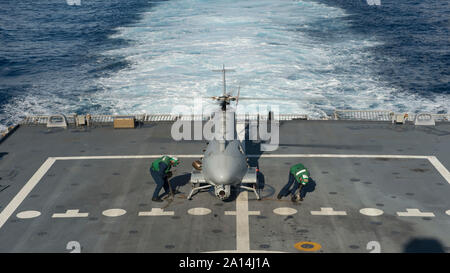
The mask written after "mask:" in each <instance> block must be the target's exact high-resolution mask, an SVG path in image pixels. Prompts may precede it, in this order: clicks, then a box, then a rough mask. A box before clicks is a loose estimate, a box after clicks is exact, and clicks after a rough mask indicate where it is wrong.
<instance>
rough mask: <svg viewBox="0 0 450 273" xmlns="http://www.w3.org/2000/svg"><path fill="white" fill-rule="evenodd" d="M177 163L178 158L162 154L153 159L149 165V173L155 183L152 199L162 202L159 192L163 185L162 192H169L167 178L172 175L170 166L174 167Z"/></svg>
mask: <svg viewBox="0 0 450 273" xmlns="http://www.w3.org/2000/svg"><path fill="white" fill-rule="evenodd" d="M178 164H179V160H178V158H176V157H172V156H167V155H165V156H162V157H161V158H158V159H157V160H155V161H153V163H152V165H151V167H150V174H151V175H152V177H153V179H154V180H155V183H156V189H155V191H154V192H153V197H152V201H155V202H162V199H161V198H160V197H159V192H160V191H161V188H163V187H164V191H165V192H164V194H168V193H169V189H170V188H169V181H168V179H169V178H170V176H171V175H172V172H171V171H170V169H171V168H172V166H174V167H176V166H177V165H178Z"/></svg>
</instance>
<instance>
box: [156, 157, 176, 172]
mask: <svg viewBox="0 0 450 273" xmlns="http://www.w3.org/2000/svg"><path fill="white" fill-rule="evenodd" d="M171 159H172V158H171V157H168V156H163V157H161V158H158V159H156V160H155V161H153V163H152V170H154V171H157V172H159V163H161V162H164V163H165V164H166V165H167V169H166V171H165V173H168V172H169V171H170V168H172V164H170V160H171Z"/></svg>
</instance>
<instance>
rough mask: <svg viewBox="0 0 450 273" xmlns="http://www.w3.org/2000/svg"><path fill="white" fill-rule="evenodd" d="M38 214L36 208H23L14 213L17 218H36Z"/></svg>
mask: <svg viewBox="0 0 450 273" xmlns="http://www.w3.org/2000/svg"><path fill="white" fill-rule="evenodd" d="M39 215H41V213H40V212H39V211H37V210H25V211H22V212H19V213H17V214H16V216H17V218H20V219H30V218H36V217H38V216H39Z"/></svg>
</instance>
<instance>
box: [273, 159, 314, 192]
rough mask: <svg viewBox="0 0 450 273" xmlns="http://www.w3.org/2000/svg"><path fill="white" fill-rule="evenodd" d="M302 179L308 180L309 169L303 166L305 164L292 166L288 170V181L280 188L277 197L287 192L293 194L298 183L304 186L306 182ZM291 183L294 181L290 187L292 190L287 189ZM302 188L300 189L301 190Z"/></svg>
mask: <svg viewBox="0 0 450 273" xmlns="http://www.w3.org/2000/svg"><path fill="white" fill-rule="evenodd" d="M303 179H308V180H309V171H308V170H307V169H306V168H305V166H303V164H301V163H299V164H296V165H294V166H292V167H291V168H290V170H289V181H288V183H287V184H286V185H285V186H284V187H283V188H282V189H281V191H280V193H279V197H283V196H287V195H289V193H291V194H292V195H294V194H295V192H296V191H297V189H298V187H299V186H300V184H302V185H303V186H304V185H305V184H306V183H307V182H305V181H304V180H303ZM292 183H294V186H293V187H292V190H289V188H290V187H291V186H292ZM302 188H303V187H302ZM302 188H301V189H300V190H302Z"/></svg>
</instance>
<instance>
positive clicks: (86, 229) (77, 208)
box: [0, 120, 450, 253]
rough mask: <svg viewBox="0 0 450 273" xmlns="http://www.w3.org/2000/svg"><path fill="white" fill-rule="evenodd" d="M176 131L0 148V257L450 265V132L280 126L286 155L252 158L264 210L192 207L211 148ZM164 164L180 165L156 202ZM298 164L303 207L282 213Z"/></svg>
mask: <svg viewBox="0 0 450 273" xmlns="http://www.w3.org/2000/svg"><path fill="white" fill-rule="evenodd" d="M171 125H172V122H169V121H168V122H154V123H149V124H145V125H143V126H140V127H139V128H136V129H113V128H112V127H111V126H95V127H85V128H75V127H68V128H67V129H62V128H46V127H45V126H41V125H36V126H30V125H22V126H20V127H19V128H17V129H16V130H15V132H14V133H12V134H11V135H10V136H9V137H8V138H7V139H5V140H4V141H3V142H2V143H1V144H0V156H1V159H0V177H1V179H0V211H1V214H0V252H63V253H64V252H66V253H67V252H71V251H74V250H78V251H81V252H195V253H198V252H298V253H300V252H304V253H310V252H317V253H329V252H339V253H340V252H358V253H359V252H361V253H368V252H447V253H448V252H450V237H449V236H448V234H449V230H450V199H449V198H448V197H449V196H450V174H449V172H448V169H449V166H450V153H449V151H450V124H449V123H448V122H437V123H436V125H435V126H415V125H413V124H402V125H397V124H392V123H391V122H385V121H345V120H340V121H335V120H289V121H280V127H279V130H280V133H279V135H280V144H279V147H278V149H277V150H275V151H271V152H261V151H260V145H261V142H259V141H256V142H252V141H246V145H245V147H246V153H247V155H248V157H249V164H250V165H251V166H255V167H258V169H259V173H258V183H257V184H258V192H259V194H260V196H261V200H256V197H255V195H254V194H253V193H252V192H251V191H242V190H241V191H237V190H236V191H234V192H233V193H232V195H231V198H230V200H227V201H221V200H218V199H217V198H216V197H215V195H214V192H213V191H208V190H205V191H203V192H199V193H197V194H195V195H194V196H193V198H192V200H187V199H186V196H187V195H188V194H189V192H190V190H191V185H190V183H189V179H190V172H191V171H192V166H191V163H192V161H194V160H197V159H199V158H200V157H201V156H202V150H203V149H204V148H205V146H206V141H195V140H190V141H183V140H182V141H174V140H173V139H172V138H171V134H170V132H171V131H170V130H171ZM163 154H170V155H176V156H178V157H179V158H180V159H181V164H180V165H179V166H178V167H177V168H176V171H175V173H174V175H173V177H172V178H171V180H170V181H171V185H172V187H173V189H174V190H176V194H175V196H174V198H171V197H170V196H166V197H165V198H164V201H163V202H162V203H156V202H152V201H151V196H152V193H153V190H154V189H155V187H156V184H155V183H154V182H153V179H152V177H151V176H150V174H149V167H150V164H151V162H152V161H153V160H155V159H156V158H157V157H159V156H161V155H163ZM296 163H303V164H304V165H305V166H306V167H307V168H308V169H309V171H310V173H311V178H312V180H311V182H310V183H308V184H307V186H306V187H305V189H304V191H303V195H304V201H302V202H292V201H291V200H290V198H289V197H284V198H283V199H281V200H277V198H276V195H277V194H278V192H279V191H280V190H281V188H282V187H283V186H284V185H285V184H286V182H287V180H288V172H289V168H290V166H292V165H294V164H296ZM73 246H75V247H73Z"/></svg>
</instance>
